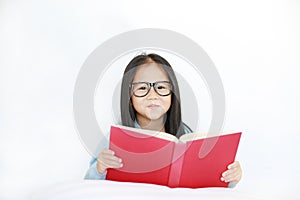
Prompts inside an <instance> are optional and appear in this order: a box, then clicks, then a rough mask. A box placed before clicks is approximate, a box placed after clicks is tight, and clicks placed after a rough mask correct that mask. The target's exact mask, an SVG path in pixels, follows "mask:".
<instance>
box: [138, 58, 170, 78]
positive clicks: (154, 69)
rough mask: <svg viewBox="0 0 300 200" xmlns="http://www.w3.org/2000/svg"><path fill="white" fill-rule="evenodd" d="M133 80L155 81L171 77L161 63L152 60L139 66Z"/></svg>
mask: <svg viewBox="0 0 300 200" xmlns="http://www.w3.org/2000/svg"><path fill="white" fill-rule="evenodd" d="M133 80H134V81H147V82H155V81H162V80H169V78H168V75H167V73H166V71H165V70H164V69H163V67H162V66H161V65H159V64H157V63H155V62H150V63H145V64H142V65H140V66H138V68H137V70H136V74H135V76H134V79H133Z"/></svg>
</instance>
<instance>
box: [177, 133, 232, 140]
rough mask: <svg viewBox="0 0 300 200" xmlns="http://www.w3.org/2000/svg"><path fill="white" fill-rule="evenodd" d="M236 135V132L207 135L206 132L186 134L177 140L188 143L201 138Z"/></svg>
mask: <svg viewBox="0 0 300 200" xmlns="http://www.w3.org/2000/svg"><path fill="white" fill-rule="evenodd" d="M234 133H238V131H226V132H222V133H219V134H218V133H209V134H208V132H199V133H188V134H184V135H182V136H181V137H180V138H179V141H180V142H188V141H193V140H199V139H203V138H209V137H215V136H221V135H229V134H234Z"/></svg>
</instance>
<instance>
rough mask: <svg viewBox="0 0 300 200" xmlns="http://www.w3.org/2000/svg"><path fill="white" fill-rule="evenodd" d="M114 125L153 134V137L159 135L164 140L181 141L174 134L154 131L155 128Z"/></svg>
mask: <svg viewBox="0 0 300 200" xmlns="http://www.w3.org/2000/svg"><path fill="white" fill-rule="evenodd" d="M114 126H115V127H118V128H122V129H125V130H129V131H134V132H137V133H141V134H144V135H149V136H152V137H157V138H161V139H164V140H169V141H173V142H176V143H177V142H179V140H178V138H177V137H175V136H174V135H171V134H169V133H165V132H160V131H153V130H147V129H140V128H133V127H128V126H122V125H114Z"/></svg>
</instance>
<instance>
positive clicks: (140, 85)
mask: <svg viewBox="0 0 300 200" xmlns="http://www.w3.org/2000/svg"><path fill="white" fill-rule="evenodd" d="M152 86H153V88H154V91H155V92H156V93H157V94H158V95H160V96H168V95H170V94H171V91H172V86H171V83H170V82H169V81H157V82H154V83H149V82H134V83H131V85H130V88H131V90H132V92H133V95H134V96H136V97H144V96H146V95H147V94H148V93H149V91H150V89H151V87H152Z"/></svg>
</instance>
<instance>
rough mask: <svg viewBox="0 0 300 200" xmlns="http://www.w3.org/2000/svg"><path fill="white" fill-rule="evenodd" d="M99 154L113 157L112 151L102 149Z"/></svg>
mask: <svg viewBox="0 0 300 200" xmlns="http://www.w3.org/2000/svg"><path fill="white" fill-rule="evenodd" d="M101 153H102V154H107V155H112V156H113V155H115V152H114V151H113V150H110V149H103V151H102V152H101ZM101 153H100V154H101Z"/></svg>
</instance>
